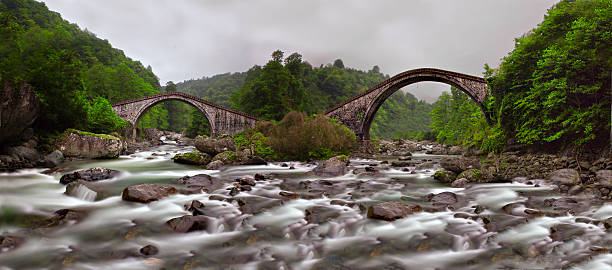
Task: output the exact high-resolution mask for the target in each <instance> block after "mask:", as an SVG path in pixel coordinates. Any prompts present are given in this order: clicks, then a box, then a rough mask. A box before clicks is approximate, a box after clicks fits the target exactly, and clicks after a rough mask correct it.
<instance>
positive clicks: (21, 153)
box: [8, 146, 40, 163]
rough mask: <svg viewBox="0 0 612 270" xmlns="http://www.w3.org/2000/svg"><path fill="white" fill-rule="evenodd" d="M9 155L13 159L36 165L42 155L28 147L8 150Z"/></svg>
mask: <svg viewBox="0 0 612 270" xmlns="http://www.w3.org/2000/svg"><path fill="white" fill-rule="evenodd" d="M8 154H9V155H10V156H12V157H13V158H16V159H19V160H24V161H29V162H32V163H36V162H37V161H39V160H40V153H38V151H36V149H34V148H30V147H26V146H16V147H11V148H9V149H8Z"/></svg>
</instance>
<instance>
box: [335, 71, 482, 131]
mask: <svg viewBox="0 0 612 270" xmlns="http://www.w3.org/2000/svg"><path fill="white" fill-rule="evenodd" d="M423 81H434V82H441V83H446V84H449V85H452V86H455V87H457V88H458V89H460V90H462V91H463V92H464V93H466V94H467V95H468V96H469V97H470V98H471V99H472V100H474V101H475V102H476V103H477V104H478V106H479V107H480V108H481V110H482V111H483V112H484V114H485V116H486V117H487V121H490V117H489V114H488V112H487V110H486V109H485V107H484V105H483V102H484V101H485V100H486V98H487V97H488V94H489V90H488V88H487V83H486V82H485V80H484V79H483V78H480V77H475V76H471V75H466V74H461V73H457V72H452V71H446V70H441V69H434V68H421V69H413V70H409V71H406V72H403V73H400V74H398V75H395V76H393V77H392V78H389V79H387V80H385V81H384V82H381V83H379V84H377V85H375V86H374V87H372V88H370V89H368V90H366V91H365V92H362V93H360V94H357V95H356V96H354V97H352V98H350V99H348V100H346V101H344V102H342V103H340V104H338V105H336V106H335V107H334V108H332V109H330V110H328V111H326V112H325V115H327V116H329V117H331V118H335V119H338V120H340V121H342V123H343V124H344V125H346V126H347V127H348V128H349V129H350V130H352V131H353V132H354V133H355V135H356V136H357V140H358V141H360V142H366V143H367V142H369V140H370V125H371V124H372V121H373V120H374V116H375V115H376V112H377V111H378V109H379V108H380V106H381V105H382V104H383V103H384V102H385V100H386V99H387V98H388V97H389V96H391V95H392V94H393V93H395V92H396V91H397V90H399V89H401V88H402V87H404V86H407V85H409V84H413V83H418V82H423Z"/></svg>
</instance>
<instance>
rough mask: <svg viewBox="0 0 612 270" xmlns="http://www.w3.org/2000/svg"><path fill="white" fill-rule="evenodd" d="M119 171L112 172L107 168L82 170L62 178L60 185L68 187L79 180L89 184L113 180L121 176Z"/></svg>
mask: <svg viewBox="0 0 612 270" xmlns="http://www.w3.org/2000/svg"><path fill="white" fill-rule="evenodd" d="M119 173H120V172H119V171H117V170H111V169H107V168H91V169H87V170H80V171H76V172H73V173H69V174H65V175H63V176H62V178H60V183H62V184H64V185H66V184H68V183H70V182H74V181H77V180H83V181H87V182H93V181H100V180H105V179H111V178H113V177H116V176H117V175H119Z"/></svg>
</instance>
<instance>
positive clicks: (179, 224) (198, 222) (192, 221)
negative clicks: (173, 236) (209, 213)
mask: <svg viewBox="0 0 612 270" xmlns="http://www.w3.org/2000/svg"><path fill="white" fill-rule="evenodd" d="M209 219H210V218H208V217H205V216H191V215H187V216H182V217H177V218H173V219H170V220H168V221H166V225H168V227H169V228H170V229H171V230H172V231H175V232H180V233H186V232H193V231H202V230H206V229H207V228H208V221H209Z"/></svg>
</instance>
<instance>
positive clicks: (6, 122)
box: [0, 78, 41, 145]
mask: <svg viewBox="0 0 612 270" xmlns="http://www.w3.org/2000/svg"><path fill="white" fill-rule="evenodd" d="M40 105H41V102H40V100H39V99H38V96H37V95H36V93H35V92H34V89H33V88H32V86H31V85H29V84H27V83H25V82H19V83H17V84H15V83H14V82H13V80H12V79H10V78H7V79H6V80H4V82H3V84H2V88H1V89H0V127H1V129H2V132H0V145H6V144H7V142H9V141H10V140H13V139H15V138H18V137H20V135H26V136H25V137H26V138H25V139H26V140H27V139H29V138H27V137H28V135H29V134H24V131H26V130H31V129H29V127H30V126H31V125H32V124H33V123H34V121H35V120H36V118H38V113H39V111H40ZM29 137H31V136H29Z"/></svg>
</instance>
